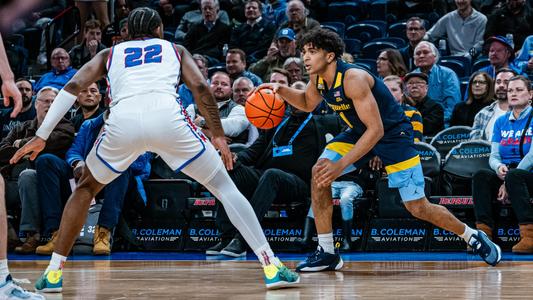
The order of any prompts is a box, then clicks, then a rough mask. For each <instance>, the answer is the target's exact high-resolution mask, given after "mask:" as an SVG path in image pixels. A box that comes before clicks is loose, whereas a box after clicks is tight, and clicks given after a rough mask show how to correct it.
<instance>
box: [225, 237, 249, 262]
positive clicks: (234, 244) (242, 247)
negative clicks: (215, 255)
mask: <svg viewBox="0 0 533 300" xmlns="http://www.w3.org/2000/svg"><path fill="white" fill-rule="evenodd" d="M220 254H222V255H227V256H231V257H242V256H246V244H244V243H243V242H242V241H241V239H239V238H234V239H232V240H231V242H230V243H229V244H228V245H227V246H226V247H224V249H222V251H220Z"/></svg>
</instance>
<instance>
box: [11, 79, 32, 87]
mask: <svg viewBox="0 0 533 300" xmlns="http://www.w3.org/2000/svg"><path fill="white" fill-rule="evenodd" d="M21 81H26V82H27V83H29V84H30V85H31V86H32V89H33V84H32V83H31V81H29V80H28V79H26V78H24V77H20V78H18V79H17V80H15V83H19V82H21Z"/></svg>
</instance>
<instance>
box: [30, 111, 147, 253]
mask: <svg viewBox="0 0 533 300" xmlns="http://www.w3.org/2000/svg"><path fill="white" fill-rule="evenodd" d="M103 125H104V114H101V115H99V116H98V117H96V118H94V119H91V120H88V121H86V122H84V123H83V125H82V126H81V128H80V132H79V133H78V135H77V136H76V140H75V141H74V143H73V144H72V146H71V147H70V149H69V150H68V152H67V155H66V159H65V160H63V159H61V158H59V157H57V156H55V155H52V154H45V155H42V156H40V157H39V158H38V159H37V160H36V161H35V169H36V172H37V189H38V191H39V195H40V197H39V201H40V206H41V209H42V215H43V220H44V229H43V232H44V233H45V234H52V239H51V240H50V241H49V242H48V243H47V244H45V245H42V246H39V247H37V248H36V251H35V252H36V253H37V254H40V255H50V254H52V251H53V249H54V244H55V242H56V241H57V232H58V228H59V222H60V220H61V214H62V211H63V206H64V205H65V203H66V201H67V199H68V197H69V196H70V194H71V192H72V191H71V188H70V183H69V180H70V179H72V178H74V179H76V180H77V179H79V178H80V176H81V170H82V169H83V168H82V167H83V166H84V165H85V159H86V158H87V155H88V154H89V152H90V151H91V149H92V146H93V144H94V143H95V142H96V139H97V137H98V136H99V134H100V132H101V128H102V126H103ZM150 157H151V155H150V154H143V155H141V156H139V158H137V160H136V161H135V162H133V164H132V165H131V166H130V167H129V168H128V169H126V171H125V172H123V173H122V174H121V175H120V176H119V177H118V178H117V179H115V180H113V181H112V182H111V183H110V184H108V185H107V186H106V187H105V188H104V191H103V199H104V203H103V205H102V209H101V210H100V215H99V217H98V225H97V226H96V228H95V230H94V240H93V241H94V245H93V254H95V255H109V254H110V252H111V241H110V239H111V232H112V230H113V228H114V227H115V226H116V225H117V223H118V218H119V216H120V213H121V211H122V205H123V203H124V198H125V196H126V192H127V191H128V187H129V186H130V185H132V184H134V183H135V182H136V180H134V177H139V179H147V178H148V175H149V173H150Z"/></svg>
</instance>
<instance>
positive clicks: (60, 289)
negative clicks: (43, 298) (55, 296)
mask: <svg viewBox="0 0 533 300" xmlns="http://www.w3.org/2000/svg"><path fill="white" fill-rule="evenodd" d="M35 291H36V292H39V293H61V292H63V288H62V287H58V288H44V289H42V290H38V289H35Z"/></svg>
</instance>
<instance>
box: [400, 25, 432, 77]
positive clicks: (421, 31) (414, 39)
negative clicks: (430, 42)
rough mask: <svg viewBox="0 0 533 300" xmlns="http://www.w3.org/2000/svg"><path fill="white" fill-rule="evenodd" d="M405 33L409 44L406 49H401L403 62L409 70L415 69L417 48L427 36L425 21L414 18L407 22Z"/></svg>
mask: <svg viewBox="0 0 533 300" xmlns="http://www.w3.org/2000/svg"><path fill="white" fill-rule="evenodd" d="M405 33H406V35H407V39H408V40H409V43H408V44H407V46H406V47H405V48H402V49H400V53H401V54H402V57H403V61H404V62H405V65H406V66H407V68H409V70H412V69H413V68H414V66H415V65H414V60H413V57H414V52H415V47H416V45H418V43H419V42H420V41H422V39H423V38H424V35H426V28H425V27H424V20H422V19H420V18H419V17H412V18H410V19H409V20H407V22H406V28H405Z"/></svg>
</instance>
